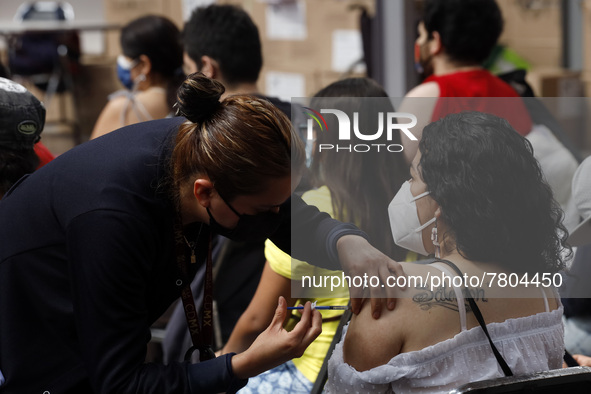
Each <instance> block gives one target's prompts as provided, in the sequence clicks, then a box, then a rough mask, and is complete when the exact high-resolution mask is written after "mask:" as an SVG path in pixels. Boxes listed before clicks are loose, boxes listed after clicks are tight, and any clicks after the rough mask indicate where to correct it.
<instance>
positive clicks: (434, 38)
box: [428, 31, 443, 56]
mask: <svg viewBox="0 0 591 394" xmlns="http://www.w3.org/2000/svg"><path fill="white" fill-rule="evenodd" d="M428 45H429V47H428V48H429V55H431V56H435V55H438V54H439V53H440V52H441V51H442V49H443V44H442V43H441V35H440V34H439V32H438V31H434V32H433V33H431V39H430V40H429V43H428Z"/></svg>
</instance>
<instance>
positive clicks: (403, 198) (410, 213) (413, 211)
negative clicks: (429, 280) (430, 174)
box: [388, 181, 436, 256]
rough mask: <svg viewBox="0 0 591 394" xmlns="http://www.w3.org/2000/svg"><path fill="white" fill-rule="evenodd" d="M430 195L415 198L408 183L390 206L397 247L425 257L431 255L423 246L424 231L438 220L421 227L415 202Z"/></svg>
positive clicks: (390, 216)
mask: <svg viewBox="0 0 591 394" xmlns="http://www.w3.org/2000/svg"><path fill="white" fill-rule="evenodd" d="M428 194H429V192H428V191H427V192H425V193H421V194H419V195H418V196H416V197H414V196H413V195H412V193H411V192H410V183H409V182H408V181H406V182H404V183H403V184H402V186H401V187H400V190H399V191H398V193H396V195H395V196H394V198H393V199H392V202H390V205H389V206H388V217H389V218H390V228H391V229H392V237H393V238H394V242H395V243H396V245H398V246H400V247H401V248H405V249H408V250H411V251H413V252H416V253H418V254H422V255H424V256H427V255H428V254H429V253H428V252H427V251H426V250H425V246H424V245H423V229H424V228H425V227H427V226H429V225H430V224H431V223H433V222H434V221H435V220H436V218H435V217H433V219H431V220H429V221H427V222H426V223H424V224H422V225H421V222H420V221H419V214H418V212H417V205H416V203H415V201H416V200H418V199H419V198H421V197H425V196H426V195H428Z"/></svg>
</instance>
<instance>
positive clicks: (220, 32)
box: [183, 4, 290, 117]
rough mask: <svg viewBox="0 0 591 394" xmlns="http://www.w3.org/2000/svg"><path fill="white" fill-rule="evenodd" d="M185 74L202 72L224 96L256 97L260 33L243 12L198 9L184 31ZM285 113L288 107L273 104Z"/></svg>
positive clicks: (214, 6)
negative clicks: (222, 89) (221, 86)
mask: <svg viewBox="0 0 591 394" xmlns="http://www.w3.org/2000/svg"><path fill="white" fill-rule="evenodd" d="M183 43H184V64H185V70H186V71H187V72H188V73H192V72H196V71H199V72H202V73H203V74H204V75H206V76H208V77H210V78H213V79H216V80H218V81H220V82H221V83H223V84H224V86H225V87H226V95H231V94H235V93H246V94H256V93H258V89H257V80H258V79H259V73H260V72H261V68H262V66H263V54H262V50H261V40H260V37H259V30H258V28H257V26H256V25H255V24H254V22H253V21H252V19H251V18H250V16H249V15H248V14H247V13H246V11H244V10H243V9H241V8H239V7H237V6H234V5H217V4H212V5H210V6H208V7H200V8H197V9H196V10H195V11H193V13H192V14H191V17H190V19H189V20H188V21H187V22H186V23H185V28H184V30H183ZM272 101H273V104H276V105H277V104H279V105H278V107H279V108H280V109H281V110H282V111H284V112H287V115H288V117H289V112H290V109H289V108H290V107H289V105H290V104H289V103H285V102H280V101H279V100H272Z"/></svg>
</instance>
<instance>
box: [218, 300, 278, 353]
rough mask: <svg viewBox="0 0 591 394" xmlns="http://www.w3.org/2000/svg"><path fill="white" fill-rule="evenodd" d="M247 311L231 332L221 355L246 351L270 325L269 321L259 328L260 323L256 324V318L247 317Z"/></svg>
mask: <svg viewBox="0 0 591 394" xmlns="http://www.w3.org/2000/svg"><path fill="white" fill-rule="evenodd" d="M247 312H248V310H247V311H245V312H244V313H243V314H242V316H240V319H238V322H237V323H236V326H235V327H234V330H232V334H231V335H230V338H229V339H228V342H227V343H226V345H225V346H224V348H223V349H222V354H225V353H232V352H234V353H241V352H243V351H245V350H246V349H248V347H249V346H250V345H251V344H252V343H253V342H254V340H255V339H256V337H257V336H258V335H259V334H260V333H261V332H263V331H264V330H265V328H267V325H268V323H270V321H271V320H270V319H269V321H268V322H267V324H265V325H264V326H262V327H261V324H259V323H260V321H259V322H257V320H256V317H253V316H251V315H249V314H248V313H247Z"/></svg>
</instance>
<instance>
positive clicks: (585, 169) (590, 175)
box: [568, 157, 591, 246]
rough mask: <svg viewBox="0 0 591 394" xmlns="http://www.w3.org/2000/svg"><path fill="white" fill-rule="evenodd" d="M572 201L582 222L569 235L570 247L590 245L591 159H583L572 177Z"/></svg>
mask: <svg viewBox="0 0 591 394" xmlns="http://www.w3.org/2000/svg"><path fill="white" fill-rule="evenodd" d="M573 200H574V202H575V205H576V206H577V210H578V212H579V215H580V216H581V217H582V220H583V221H582V222H581V223H579V225H578V226H577V227H575V229H574V230H573V231H572V232H571V233H570V236H569V237H568V242H569V243H570V244H571V245H572V246H582V245H586V244H591V157H588V158H587V159H585V160H584V161H583V162H582V163H581V165H580V166H579V168H577V171H576V172H575V176H574V177H573Z"/></svg>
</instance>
